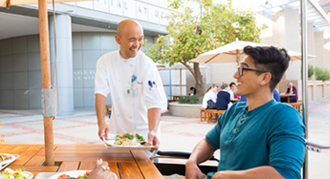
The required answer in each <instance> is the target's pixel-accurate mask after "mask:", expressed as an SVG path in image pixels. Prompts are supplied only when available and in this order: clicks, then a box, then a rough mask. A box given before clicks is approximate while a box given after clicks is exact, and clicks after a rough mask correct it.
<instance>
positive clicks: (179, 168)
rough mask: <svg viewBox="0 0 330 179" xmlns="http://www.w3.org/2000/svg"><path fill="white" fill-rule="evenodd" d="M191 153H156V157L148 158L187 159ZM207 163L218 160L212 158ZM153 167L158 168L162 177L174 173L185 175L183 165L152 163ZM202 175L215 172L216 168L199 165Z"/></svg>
mask: <svg viewBox="0 0 330 179" xmlns="http://www.w3.org/2000/svg"><path fill="white" fill-rule="evenodd" d="M190 154H191V152H181V151H158V152H157V155H154V156H152V157H150V160H151V161H153V160H154V159H158V158H167V159H188V158H189V157H190ZM209 161H216V162H218V163H219V160H218V159H217V158H215V157H214V156H212V157H211V158H210V159H209ZM154 164H155V166H156V167H157V168H158V170H159V171H160V173H161V174H162V175H173V174H175V173H177V174H179V175H185V172H186V167H185V164H171V163H159V162H154ZM199 168H200V170H201V171H202V173H204V174H207V173H209V172H215V171H217V168H218V166H208V165H200V166H199Z"/></svg>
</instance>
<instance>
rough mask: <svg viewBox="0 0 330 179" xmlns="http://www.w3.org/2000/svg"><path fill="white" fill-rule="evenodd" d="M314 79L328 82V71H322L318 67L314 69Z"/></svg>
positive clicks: (329, 76)
mask: <svg viewBox="0 0 330 179" xmlns="http://www.w3.org/2000/svg"><path fill="white" fill-rule="evenodd" d="M315 79H316V80H322V81H326V80H330V71H329V70H328V69H322V68H320V67H318V66H316V67H315Z"/></svg>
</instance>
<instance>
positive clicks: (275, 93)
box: [241, 88, 286, 102]
mask: <svg viewBox="0 0 330 179" xmlns="http://www.w3.org/2000/svg"><path fill="white" fill-rule="evenodd" d="M273 98H274V99H275V101H276V102H281V98H280V93H279V92H278V90H277V89H276V88H275V89H274V93H273ZM285 99H286V98H285ZM241 101H242V102H246V97H245V96H241Z"/></svg>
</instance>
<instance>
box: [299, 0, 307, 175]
mask: <svg viewBox="0 0 330 179" xmlns="http://www.w3.org/2000/svg"><path fill="white" fill-rule="evenodd" d="M300 9H301V18H300V19H301V23H300V24H301V53H302V54H301V57H302V58H301V62H302V93H303V101H302V102H303V105H302V106H303V119H304V120H305V121H304V122H305V127H306V131H305V138H306V139H308V104H307V99H308V98H307V94H308V93H307V90H308V85H307V79H308V73H307V71H308V63H307V38H306V37H307V19H306V16H307V15H306V13H307V2H306V0H300ZM303 179H308V151H307V150H305V162H304V166H303Z"/></svg>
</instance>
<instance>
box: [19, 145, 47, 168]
mask: <svg viewBox="0 0 330 179" xmlns="http://www.w3.org/2000/svg"><path fill="white" fill-rule="evenodd" d="M41 149H42V147H41V146H31V147H29V148H28V149H27V150H25V151H24V152H23V153H21V154H20V156H19V157H18V158H17V159H16V161H15V164H16V165H24V164H25V163H27V162H28V161H29V160H30V159H31V158H33V157H34V155H36V154H37V153H38V152H39V150H41Z"/></svg>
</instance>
